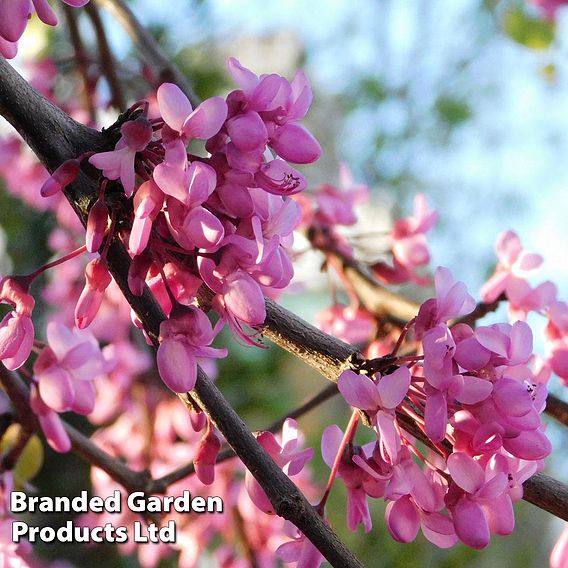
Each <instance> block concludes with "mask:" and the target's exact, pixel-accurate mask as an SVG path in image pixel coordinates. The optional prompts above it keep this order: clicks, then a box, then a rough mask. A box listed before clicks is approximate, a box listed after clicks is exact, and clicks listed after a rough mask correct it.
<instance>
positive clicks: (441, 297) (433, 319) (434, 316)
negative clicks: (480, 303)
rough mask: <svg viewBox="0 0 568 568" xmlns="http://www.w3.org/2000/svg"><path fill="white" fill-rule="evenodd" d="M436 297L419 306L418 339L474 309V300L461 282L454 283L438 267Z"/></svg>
mask: <svg viewBox="0 0 568 568" xmlns="http://www.w3.org/2000/svg"><path fill="white" fill-rule="evenodd" d="M434 285H435V287H436V297H435V298H431V299H430V300H427V301H426V302H424V303H423V304H422V305H421V306H420V310H419V312H418V315H417V316H416V323H415V330H416V335H417V337H418V338H421V337H422V336H423V335H424V333H425V332H426V331H428V330H429V329H431V328H433V327H435V326H437V325H438V324H440V323H446V322H448V321H449V320H450V319H452V318H458V317H460V316H463V315H466V314H469V313H470V312H471V311H472V310H473V308H475V300H474V299H473V298H472V297H471V296H470V295H469V294H468V292H467V288H466V286H465V284H464V283H463V282H456V281H455V280H454V277H453V276H452V274H451V272H450V271H449V270H448V269H447V268H444V267H443V266H439V267H438V268H437V269H436V273H435V275H434Z"/></svg>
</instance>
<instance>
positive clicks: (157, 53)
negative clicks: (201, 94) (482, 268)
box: [95, 0, 199, 107]
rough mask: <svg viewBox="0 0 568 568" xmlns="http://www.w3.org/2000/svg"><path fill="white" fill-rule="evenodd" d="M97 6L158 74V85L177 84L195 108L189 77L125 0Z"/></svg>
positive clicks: (108, 0) (98, 1) (110, 0)
mask: <svg viewBox="0 0 568 568" xmlns="http://www.w3.org/2000/svg"><path fill="white" fill-rule="evenodd" d="M95 1H96V4H98V5H100V6H102V7H103V8H105V9H106V10H108V11H109V12H110V13H111V14H112V15H113V16H114V17H115V18H116V20H117V21H118V22H119V23H120V25H121V26H122V27H123V28H124V30H125V31H126V33H127V34H128V35H129V36H130V39H131V40H132V42H133V43H134V45H135V46H136V48H137V49H138V51H140V53H141V54H142V57H143V58H144V60H145V61H146V63H147V64H148V66H149V67H150V68H151V69H152V70H153V71H154V72H155V73H156V75H157V80H158V83H163V82H170V83H175V84H176V85H177V86H178V87H179V88H180V89H181V90H182V91H183V92H184V93H185V95H186V96H187V98H188V99H189V100H190V101H191V104H192V105H193V106H194V107H195V106H197V105H198V104H199V98H198V97H197V95H196V94H195V93H194V91H193V88H192V86H191V84H190V82H189V81H188V79H187V77H185V76H184V75H183V73H182V72H181V71H180V70H179V69H178V67H177V66H175V65H173V64H172V63H171V61H170V59H169V57H168V56H167V55H166V54H165V53H164V51H163V50H162V48H161V47H160V45H159V44H158V42H157V41H156V40H155V39H154V36H153V35H152V34H151V33H150V32H148V30H146V29H145V28H144V27H143V26H142V25H141V24H140V22H139V21H138V19H137V18H136V16H135V15H134V13H133V12H132V10H131V9H130V7H129V6H128V5H127V4H126V2H124V1H123V0H95Z"/></svg>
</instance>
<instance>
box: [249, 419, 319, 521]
mask: <svg viewBox="0 0 568 568" xmlns="http://www.w3.org/2000/svg"><path fill="white" fill-rule="evenodd" d="M279 438H280V439H279ZM279 438H277V437H276V436H275V435H274V434H272V432H261V433H260V434H258V435H257V436H256V439H257V441H258V443H259V444H260V445H261V446H262V447H263V448H264V449H265V450H266V451H267V453H268V455H269V456H270V457H271V458H272V459H273V460H274V462H275V463H276V465H277V466H278V467H279V468H280V469H281V470H282V471H283V472H284V473H285V474H286V475H287V476H289V477H293V476H295V475H298V474H299V473H300V472H301V471H302V469H303V468H304V466H305V465H306V462H308V461H309V460H311V459H312V457H313V455H314V450H313V448H306V449H304V450H302V449H301V446H302V444H303V436H302V434H301V432H300V430H299V429H298V424H297V422H296V421H295V420H293V419H292V418H287V419H286V421H285V422H284V425H283V426H282V436H281V437H279ZM245 484H246V488H247V493H248V496H249V497H250V499H251V501H252V502H253V503H254V504H255V505H256V506H257V507H258V508H259V509H260V510H261V511H264V512H265V513H268V514H274V510H273V509H272V504H271V503H270V500H269V499H268V497H267V496H266V493H265V492H264V489H262V487H261V486H260V485H259V484H258V482H257V481H256V479H255V478H254V477H253V475H252V473H250V471H249V470H248V469H247V471H246V474H245Z"/></svg>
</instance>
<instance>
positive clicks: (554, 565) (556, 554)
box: [550, 523, 568, 568]
mask: <svg viewBox="0 0 568 568" xmlns="http://www.w3.org/2000/svg"><path fill="white" fill-rule="evenodd" d="M567 566H568V524H567V523H564V530H563V531H562V533H561V534H560V537H559V538H558V540H557V541H556V544H555V545H554V548H553V549H552V552H551V553H550V568H566V567H567Z"/></svg>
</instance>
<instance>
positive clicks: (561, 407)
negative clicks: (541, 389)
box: [545, 393, 568, 426]
mask: <svg viewBox="0 0 568 568" xmlns="http://www.w3.org/2000/svg"><path fill="white" fill-rule="evenodd" d="M545 412H546V414H548V415H549V416H552V418H554V419H555V420H557V421H558V422H560V423H561V424H563V425H564V426H568V402H564V401H563V400H562V399H560V398H558V397H557V396H554V395H553V394H551V393H548V397H547V399H546V409H545Z"/></svg>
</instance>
